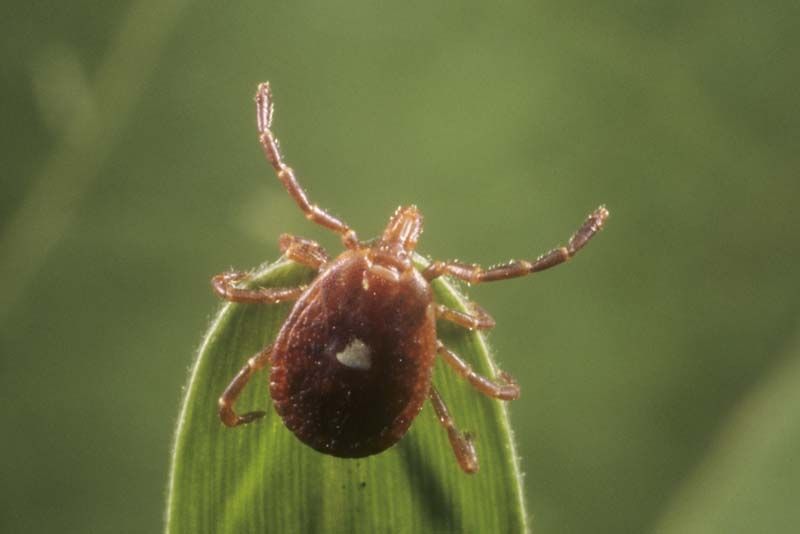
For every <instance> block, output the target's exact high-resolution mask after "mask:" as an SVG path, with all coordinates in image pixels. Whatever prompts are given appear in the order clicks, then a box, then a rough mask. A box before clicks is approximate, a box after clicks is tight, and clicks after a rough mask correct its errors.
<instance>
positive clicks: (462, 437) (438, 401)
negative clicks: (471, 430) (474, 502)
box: [429, 385, 478, 474]
mask: <svg viewBox="0 0 800 534" xmlns="http://www.w3.org/2000/svg"><path fill="white" fill-rule="evenodd" d="M429 398H430V400H431V404H432V405H433V410H434V411H435V412H436V417H437V418H438V419H439V423H441V425H442V426H443V427H444V429H445V430H446V431H447V437H448V438H449V439H450V445H451V446H452V447H453V452H454V453H455V455H456V460H458V465H459V467H461V469H462V471H464V472H465V473H467V474H472V473H475V472H477V471H478V455H477V454H476V453H475V445H474V444H473V443H472V436H470V435H469V434H466V433H462V432H459V430H458V429H457V428H456V424H455V421H453V418H452V417H451V416H450V412H449V411H448V409H447V405H445V403H444V399H442V396H441V395H439V392H438V391H436V388H435V387H433V385H431V390H430V393H429Z"/></svg>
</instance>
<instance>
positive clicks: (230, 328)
mask: <svg viewBox="0 0 800 534" xmlns="http://www.w3.org/2000/svg"><path fill="white" fill-rule="evenodd" d="M312 277H313V273H311V272H310V271H309V270H308V269H306V268H305V267H301V266H298V265H296V264H293V263H291V262H288V261H283V260H282V261H279V262H278V263H275V264H273V265H268V266H265V267H262V268H261V269H259V270H258V271H257V272H256V273H255V274H254V277H253V279H252V281H251V284H253V285H261V286H291V285H296V284H299V283H305V282H308V281H309V280H310V279H311V278H312ZM434 288H435V292H436V297H437V299H438V300H439V301H440V302H442V303H445V304H448V305H450V306H453V307H456V308H459V309H464V308H463V306H464V301H463V298H462V297H460V296H459V294H458V293H457V292H456V291H455V290H454V288H453V287H452V286H451V285H450V284H448V283H447V282H446V281H444V280H437V281H436V282H435V284H434ZM289 306H290V305H289V304H284V305H239V304H225V305H224V306H223V307H222V309H221V311H220V312H219V314H218V315H217V317H216V318H215V319H214V321H213V322H212V324H211V326H210V327H209V330H208V332H207V334H206V337H205V339H204V341H203V344H202V346H201V347H200V351H199V354H198V355H197V361H196V362H195V364H194V368H193V370H192V374H191V379H190V382H189V386H188V388H187V390H186V393H185V395H186V396H185V399H184V404H183V409H182V411H181V415H180V419H179V420H178V428H177V432H176V440H175V449H174V453H173V459H172V473H171V478H170V487H169V495H168V503H167V532H168V533H169V534H178V533H193V534H200V533H237V534H238V533H249V532H281V533H283V532H286V533H295V532H315V533H316V532H369V533H373V532H374V533H378V532H426V533H427V532H503V533H512V532H525V531H527V526H526V517H525V511H524V506H523V497H522V487H521V479H520V473H519V469H518V466H517V463H516V462H517V459H516V457H515V452H514V447H513V443H512V436H511V432H510V428H509V425H508V417H507V414H506V411H505V407H504V405H503V403H501V402H499V401H495V400H491V399H487V398H486V397H484V396H483V395H480V394H478V393H476V392H475V391H474V390H473V389H472V388H471V387H470V386H469V385H468V384H467V383H466V382H465V381H463V380H461V379H459V378H458V377H457V376H456V375H455V374H454V373H453V372H451V371H450V370H449V369H447V368H445V367H444V366H443V365H442V364H441V362H439V363H437V364H436V369H435V372H434V382H435V384H436V386H437V387H438V388H439V391H440V392H441V394H442V396H443V397H444V398H445V400H446V401H447V403H448V405H449V407H450V410H451V412H452V414H453V416H454V417H455V418H456V421H457V423H458V425H459V427H460V428H461V429H463V430H469V431H471V432H473V433H474V434H475V436H476V443H477V449H478V454H479V458H480V464H481V469H480V471H479V472H478V473H477V474H475V475H471V476H470V475H466V474H464V473H462V472H461V470H460V469H459V468H458V465H457V463H456V460H455V458H454V456H453V452H452V450H451V449H450V445H449V443H448V441H447V437H446V434H445V432H444V431H443V430H442V428H441V427H440V426H439V424H438V422H437V421H436V418H435V416H434V413H433V410H432V409H431V408H430V406H429V405H426V406H425V408H423V410H422V412H421V413H420V415H419V416H418V417H417V419H416V420H415V421H414V424H413V425H412V427H411V430H410V431H409V433H408V434H407V435H406V437H405V438H404V439H403V440H401V441H400V443H398V444H397V445H395V446H394V447H393V448H391V449H389V450H388V451H386V452H384V453H382V454H379V455H377V456H372V457H369V458H362V459H357V460H343V459H339V458H334V457H331V456H327V455H323V454H320V453H318V452H315V451H314V450H312V449H310V448H309V447H307V446H305V445H303V444H302V443H300V442H299V441H298V440H297V439H296V438H295V437H294V436H293V435H292V434H291V432H289V431H288V430H287V429H286V428H285V427H284V426H283V423H282V422H281V420H280V418H279V417H278V416H277V414H275V413H274V411H272V410H271V409H270V407H269V403H270V400H269V391H268V380H267V373H263V374H261V375H260V376H256V377H255V378H254V380H252V381H251V383H250V384H249V385H248V387H247V388H246V389H245V392H244V394H243V395H242V398H241V399H240V400H239V402H238V406H239V407H240V409H241V410H243V411H244V410H253V409H264V410H267V412H268V415H267V417H265V418H264V419H262V420H260V421H259V422H258V423H255V424H253V425H249V426H246V427H242V428H236V429H227V428H224V427H223V426H222V425H221V424H220V422H219V420H218V419H217V413H216V406H217V398H218V397H219V395H220V393H221V392H222V390H223V389H224V388H225V386H226V385H227V384H228V382H229V381H230V380H231V378H232V377H233V376H234V375H235V374H236V372H237V371H238V370H239V369H240V368H241V366H242V365H243V363H244V362H245V360H246V359H247V358H248V357H249V356H250V355H252V354H253V353H255V352H256V351H258V350H259V349H260V348H261V347H263V346H264V345H266V344H267V343H269V342H270V341H272V340H273V339H274V337H275V335H276V333H277V331H278V329H279V328H280V325H281V323H282V321H283V320H284V319H285V317H286V316H287V314H288V311H289ZM439 335H440V337H441V338H442V339H443V340H444V341H445V342H446V343H448V344H449V345H450V346H451V347H452V348H454V349H455V350H457V351H458V353H459V354H460V355H461V356H462V357H464V359H466V360H468V361H470V362H471V363H472V364H473V365H474V366H475V368H476V369H477V370H478V371H479V372H481V373H484V374H487V375H489V376H491V375H492V372H493V369H492V364H491V361H490V359H489V354H488V350H487V347H486V345H485V343H484V341H483V339H482V337H481V336H480V335H478V334H477V333H470V332H467V331H464V330H463V329H458V328H455V327H450V326H448V325H441V328H440V331H439Z"/></svg>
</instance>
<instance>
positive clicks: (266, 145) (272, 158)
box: [256, 82, 358, 249]
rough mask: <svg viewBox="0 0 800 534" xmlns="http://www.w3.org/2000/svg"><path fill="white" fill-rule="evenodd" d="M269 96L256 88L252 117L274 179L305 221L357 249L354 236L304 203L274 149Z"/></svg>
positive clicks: (266, 87) (290, 172)
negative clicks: (274, 175)
mask: <svg viewBox="0 0 800 534" xmlns="http://www.w3.org/2000/svg"><path fill="white" fill-rule="evenodd" d="M272 109H273V108H272V93H271V92H270V88H269V83H268V82H267V83H262V84H260V85H259V86H258V91H257V92H256V113H257V119H258V132H259V141H260V142H261V147H262V148H263V149H264V154H265V155H266V156H267V159H268V160H269V162H270V163H271V164H272V168H273V169H275V172H276V173H277V175H278V179H279V180H280V181H281V183H283V186H284V187H285V188H286V191H288V193H289V195H290V196H291V197H292V198H293V199H294V201H295V202H296V203H297V205H298V206H299V207H300V209H301V210H303V213H305V215H306V218H307V219H309V220H311V221H313V222H315V223H317V224H319V225H322V226H324V227H325V228H328V229H330V230H333V231H334V232H336V233H338V234H340V235H341V236H342V242H343V243H344V245H345V246H346V247H347V248H349V249H354V248H357V247H358V238H357V237H356V233H355V232H354V231H353V230H352V229H351V228H350V227H349V226H347V224H345V223H344V222H343V221H340V220H339V219H337V218H336V217H334V216H333V215H331V214H329V213H328V212H326V211H325V210H323V209H322V208H320V207H319V206H317V205H316V204H312V203H311V202H310V201H309V200H308V196H307V195H306V192H305V191H304V190H303V188H302V187H301V186H300V183H299V182H298V181H297V177H296V176H295V174H294V171H293V170H292V168H291V167H289V166H288V165H286V164H285V163H284V162H283V156H281V152H280V148H279V146H278V139H277V138H276V137H275V135H274V134H273V133H272V130H270V125H271V124H272Z"/></svg>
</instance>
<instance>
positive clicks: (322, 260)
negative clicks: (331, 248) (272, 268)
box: [279, 234, 330, 271]
mask: <svg viewBox="0 0 800 534" xmlns="http://www.w3.org/2000/svg"><path fill="white" fill-rule="evenodd" d="M279 244H280V247H281V252H282V253H283V254H284V255H285V256H286V257H287V258H289V259H290V260H292V261H294V262H297V263H302V264H303V265H306V266H308V267H311V268H312V269H314V270H317V271H318V270H319V269H320V268H321V267H322V266H323V265H325V264H326V263H328V261H329V260H330V257H329V256H328V253H327V252H325V249H324V248H322V246H321V245H320V244H319V243H317V242H315V241H311V240H310V239H304V238H302V237H297V236H294V235H289V234H281V237H280V240H279Z"/></svg>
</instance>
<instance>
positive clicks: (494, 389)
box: [436, 341, 519, 401]
mask: <svg viewBox="0 0 800 534" xmlns="http://www.w3.org/2000/svg"><path fill="white" fill-rule="evenodd" d="M436 343H437V345H436V352H438V353H439V356H441V357H442V358H444V361H445V362H447V364H448V365H449V366H450V367H452V368H453V369H455V371H456V373H458V374H459V375H460V376H461V377H463V378H465V379H466V380H467V381H468V382H469V383H470V384H472V387H474V388H475V389H477V390H478V391H480V392H481V393H483V394H484V395H486V396H488V397H492V398H495V399H500V400H506V401H508V400H515V399H518V398H519V385H517V382H516V380H514V379H513V378H512V377H511V375H509V374H507V373H503V372H501V373H500V378H501V379H502V380H503V382H501V383H497V382H493V381H491V380H489V379H488V378H486V377H485V376H483V375H479V374H478V373H476V372H475V370H474V369H473V368H472V366H471V365H470V364H468V363H467V362H465V361H464V360H462V359H461V358H459V356H458V354H456V353H455V352H453V351H452V350H450V349H448V348H447V347H445V346H444V343H442V342H441V341H437V342H436Z"/></svg>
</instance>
